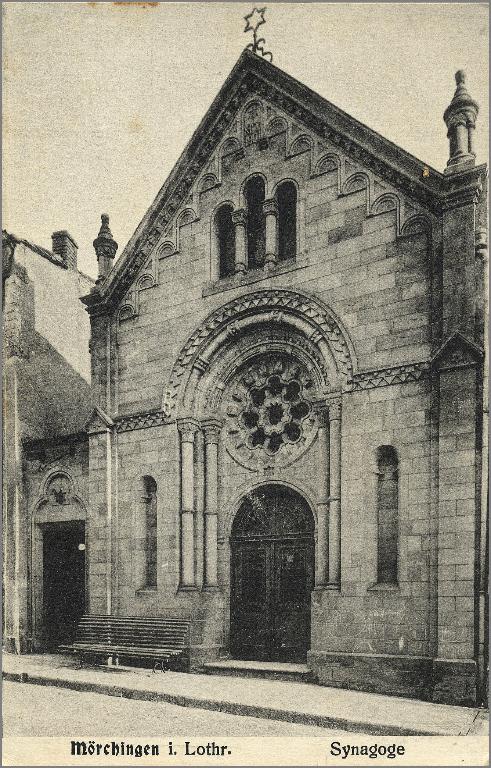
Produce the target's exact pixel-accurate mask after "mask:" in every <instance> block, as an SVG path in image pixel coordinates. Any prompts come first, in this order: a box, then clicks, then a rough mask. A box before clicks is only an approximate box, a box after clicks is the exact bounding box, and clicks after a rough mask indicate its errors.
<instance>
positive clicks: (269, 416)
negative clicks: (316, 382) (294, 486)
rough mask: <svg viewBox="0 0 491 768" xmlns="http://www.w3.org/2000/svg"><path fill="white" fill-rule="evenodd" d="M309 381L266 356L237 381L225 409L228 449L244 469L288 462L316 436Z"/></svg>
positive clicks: (298, 370)
mask: <svg viewBox="0 0 491 768" xmlns="http://www.w3.org/2000/svg"><path fill="white" fill-rule="evenodd" d="M309 390H310V391H311V392H310V394H311V393H312V392H313V381H312V379H311V377H310V376H309V374H308V373H307V372H306V371H304V370H303V368H302V367H300V366H299V365H298V364H295V363H293V361H291V360H288V359H286V358H283V357H279V356H278V357H276V356H274V357H273V356H268V358H267V359H265V360H261V361H258V362H256V363H254V364H253V365H252V366H250V367H249V368H248V369H247V370H246V372H245V373H242V375H240V376H239V377H238V382H237V385H236V388H235V390H234V391H233V392H232V394H231V396H230V398H229V401H228V402H229V405H228V408H227V416H228V430H227V431H228V435H229V438H230V445H231V446H233V451H232V453H234V454H235V455H236V457H237V458H239V459H240V460H242V462H243V463H245V464H246V465H247V466H256V467H257V466H259V465H261V464H262V465H268V464H277V463H285V462H286V463H288V462H289V461H290V460H292V459H293V458H294V456H295V455H296V454H297V453H298V452H299V451H300V450H303V449H304V448H305V447H307V444H308V443H309V442H310V441H311V439H312V438H313V435H314V433H315V417H314V415H313V411H312V406H311V403H310V401H309Z"/></svg>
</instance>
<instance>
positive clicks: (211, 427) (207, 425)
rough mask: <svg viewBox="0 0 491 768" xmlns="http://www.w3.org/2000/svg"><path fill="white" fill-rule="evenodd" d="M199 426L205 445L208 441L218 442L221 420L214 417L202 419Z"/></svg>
mask: <svg viewBox="0 0 491 768" xmlns="http://www.w3.org/2000/svg"><path fill="white" fill-rule="evenodd" d="M201 426H202V428H203V432H204V435H205V443H206V444H207V445H208V444H209V443H218V440H219V437H220V431H221V429H222V426H223V421H222V420H221V419H216V418H209V419H203V421H202V422H201Z"/></svg>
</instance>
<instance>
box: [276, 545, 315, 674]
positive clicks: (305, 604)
mask: <svg viewBox="0 0 491 768" xmlns="http://www.w3.org/2000/svg"><path fill="white" fill-rule="evenodd" d="M274 547H275V558H274V560H275V564H274V582H273V584H274V590H273V596H272V598H273V600H272V602H273V611H272V623H273V626H272V631H273V649H272V651H273V655H274V657H275V658H276V659H278V661H299V660H305V659H306V656H307V651H308V649H309V646H310V593H311V591H312V589H313V586H314V584H313V577H314V573H313V571H314V569H313V562H314V557H313V555H314V551H313V546H312V545H311V544H310V542H307V543H300V542H295V541H293V542H291V541H287V542H281V541H279V542H275V544H274Z"/></svg>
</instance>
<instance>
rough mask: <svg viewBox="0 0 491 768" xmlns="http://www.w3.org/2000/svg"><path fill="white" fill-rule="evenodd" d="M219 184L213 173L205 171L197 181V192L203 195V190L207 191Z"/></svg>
mask: <svg viewBox="0 0 491 768" xmlns="http://www.w3.org/2000/svg"><path fill="white" fill-rule="evenodd" d="M219 185H220V182H219V181H218V179H217V177H216V176H215V174H214V173H206V174H205V175H204V176H203V177H202V178H201V179H200V181H199V183H198V192H199V194H200V195H203V194H204V193H205V192H209V191H210V190H212V189H215V187H218V186H219Z"/></svg>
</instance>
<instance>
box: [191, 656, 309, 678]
mask: <svg viewBox="0 0 491 768" xmlns="http://www.w3.org/2000/svg"><path fill="white" fill-rule="evenodd" d="M203 671H204V672H206V674H208V675H234V676H235V677H261V678H264V679H267V680H290V681H295V682H297V683H302V682H303V683H311V682H312V680H313V677H312V672H311V671H310V669H309V668H308V667H307V665H306V664H292V663H288V664H286V663H281V662H278V661H243V660H242V659H220V660H219V661H212V662H208V663H207V664H203Z"/></svg>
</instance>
